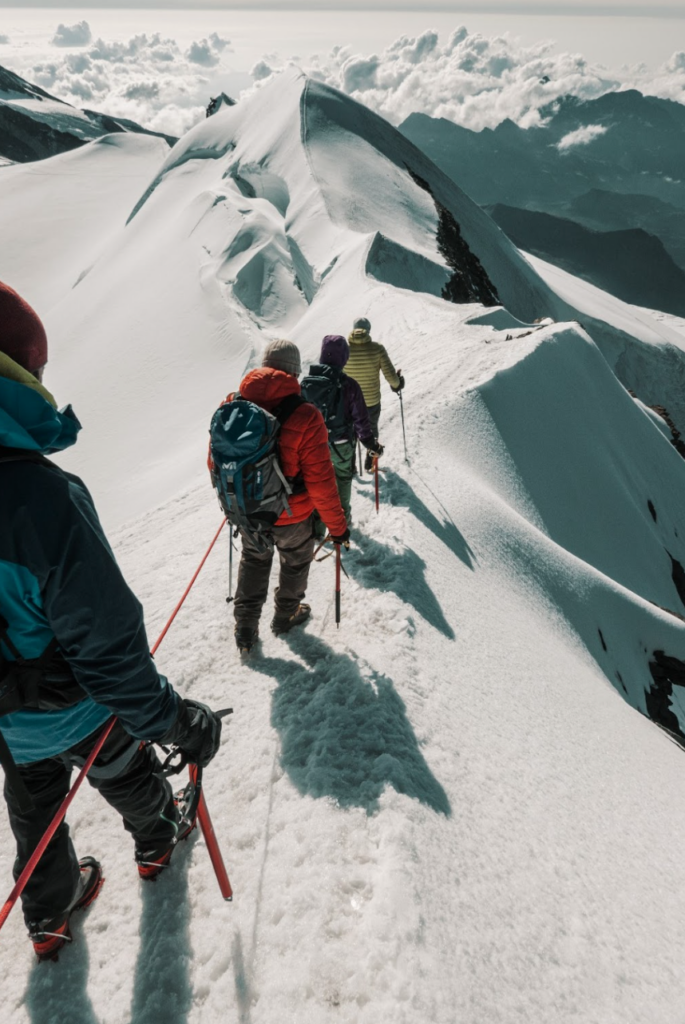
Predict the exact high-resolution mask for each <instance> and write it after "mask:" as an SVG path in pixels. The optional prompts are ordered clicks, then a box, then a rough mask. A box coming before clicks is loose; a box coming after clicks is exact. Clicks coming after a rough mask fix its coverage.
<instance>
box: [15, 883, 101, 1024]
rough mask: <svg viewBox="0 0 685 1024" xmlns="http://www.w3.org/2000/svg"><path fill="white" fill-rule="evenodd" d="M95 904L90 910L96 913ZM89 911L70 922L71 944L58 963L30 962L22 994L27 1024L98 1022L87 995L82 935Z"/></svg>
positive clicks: (87, 961) (86, 969) (84, 942)
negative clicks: (27, 978) (24, 991)
mask: <svg viewBox="0 0 685 1024" xmlns="http://www.w3.org/2000/svg"><path fill="white" fill-rule="evenodd" d="M97 909H98V907H97V903H95V905H94V907H93V911H94V912H96V913H97ZM89 915H90V911H88V914H87V915H85V916H84V915H81V914H79V915H77V916H76V917H74V919H73V921H72V923H71V931H72V935H73V937H74V943H73V945H68V946H66V947H65V948H64V949H63V950H62V951H61V952H60V954H59V963H56V964H52V963H47V964H41V963H38V961H36V963H35V964H34V966H33V968H32V970H31V974H30V976H29V981H28V985H27V989H26V995H25V996H24V1002H25V1005H26V1010H27V1012H28V1016H29V1020H30V1021H31V1024H60V1022H62V1021H64V1022H66V1021H69V1024H98V1018H97V1017H96V1016H95V1011H94V1010H93V1004H92V1003H91V1001H90V997H89V995H88V968H89V960H90V958H89V956H88V945H87V943H86V940H85V937H84V935H83V928H84V924H86V922H87V919H88V916H89Z"/></svg>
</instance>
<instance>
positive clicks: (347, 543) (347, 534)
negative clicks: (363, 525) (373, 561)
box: [331, 526, 350, 548]
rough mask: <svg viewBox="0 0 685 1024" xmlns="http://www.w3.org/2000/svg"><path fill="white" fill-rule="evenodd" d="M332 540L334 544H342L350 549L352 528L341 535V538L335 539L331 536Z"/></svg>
mask: <svg viewBox="0 0 685 1024" xmlns="http://www.w3.org/2000/svg"><path fill="white" fill-rule="evenodd" d="M331 540H332V541H333V543H334V544H342V546H343V547H345V548H349V546H350V528H349V526H348V527H347V528H346V530H345V532H344V533H341V534H340V536H339V537H334V536H333V534H331Z"/></svg>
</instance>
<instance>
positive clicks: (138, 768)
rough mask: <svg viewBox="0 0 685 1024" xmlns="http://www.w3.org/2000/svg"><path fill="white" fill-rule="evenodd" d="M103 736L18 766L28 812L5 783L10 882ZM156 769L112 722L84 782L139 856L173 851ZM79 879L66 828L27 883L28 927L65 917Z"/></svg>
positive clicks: (169, 797)
mask: <svg viewBox="0 0 685 1024" xmlns="http://www.w3.org/2000/svg"><path fill="white" fill-rule="evenodd" d="M101 732H102V729H98V730H97V732H94V733H93V734H92V735H90V736H88V737H87V738H86V739H85V740H82V741H81V742H80V743H77V744H76V745H75V746H73V747H72V748H71V749H70V750H68V751H66V752H65V753H64V754H60V755H58V756H57V757H49V758H46V759H45V760H43V761H34V762H32V763H31V764H22V765H19V766H18V768H19V771H20V773H21V776H22V778H23V780H24V782H25V784H26V788H27V789H28V791H29V793H30V794H31V796H32V798H33V801H34V804H35V807H34V809H33V810H32V811H28V812H22V811H20V810H19V808H18V806H17V802H16V800H15V798H14V795H13V793H12V790H11V789H10V787H9V785H8V784H7V782H5V800H6V801H7V810H8V813H9V819H10V825H11V827H12V832H13V833H14V838H15V840H16V843H17V857H16V860H15V862H14V878H15V881H16V879H17V878H19V875H20V874H21V872H22V871H23V869H24V867H25V865H26V863H27V861H28V859H29V857H30V856H31V854H32V853H33V851H34V850H35V848H36V846H37V845H38V842H39V840H40V839H41V837H42V835H43V833H44V832H45V829H46V828H47V827H48V825H49V824H50V822H51V820H52V818H53V817H54V815H55V813H56V812H57V809H58V807H59V805H60V804H61V803H62V800H63V799H64V797H65V796H66V794H67V792H68V790H69V784H70V781H71V772H72V766H74V765H77V766H80V765H82V764H83V762H84V761H85V760H86V758H87V757H88V754H89V753H90V751H91V750H92V749H93V746H94V745H95V742H96V740H97V738H98V736H99V735H100V733H101ZM131 753H132V756H130V755H131ZM117 762H118V763H117ZM120 765H121V767H119V766H120ZM108 766H109V767H110V770H112V771H114V773H115V774H114V775H113V777H112V778H109V777H106V776H107V767H108ZM157 768H159V760H158V758H157V755H156V754H155V753H154V750H153V749H152V747H142V748H141V747H140V745H136V741H135V740H133V739H132V737H131V736H129V734H128V733H127V732H126V730H125V729H124V728H123V726H122V725H120V724H119V722H117V723H116V724H115V725H114V728H113V729H112V732H111V733H110V734H109V736H108V737H107V740H106V741H105V745H104V747H103V748H102V750H101V751H100V753H99V755H98V757H97V758H96V759H95V763H94V765H93V768H92V769H91V771H92V772H94V773H95V774H90V773H89V774H88V776H87V778H88V781H89V783H90V784H91V786H93V788H94V789H97V790H99V791H100V793H102V795H103V796H104V798H105V800H106V801H107V803H109V804H111V805H112V807H114V809H115V810H117V811H118V812H119V814H120V815H121V817H122V818H123V821H124V828H125V829H126V831H127V832H130V833H131V835H132V836H133V839H134V841H135V844H136V847H138V848H140V849H149V848H150V847H159V846H164V845H166V844H167V843H169V844H170V843H171V840H172V839H173V837H174V834H175V831H176V829H175V821H176V817H177V814H176V808H175V805H174V797H173V793H172V790H171V786H170V785H169V782H168V780H167V779H166V778H164V777H163V776H160V775H155V774H154V773H155V770H156V769H157ZM100 772H102V774H99V773H100ZM162 815H163V817H162ZM165 819H168V820H165ZM78 879H79V865H78V859H77V857H76V852H75V850H74V847H73V844H72V842H71V839H70V837H69V826H68V825H67V823H66V821H63V822H62V824H61V825H60V826H59V828H58V829H57V831H56V833H55V835H54V836H53V838H52V839H51V841H50V843H49V845H48V847H47V849H46V851H45V853H44V854H43V856H42V857H41V859H40V861H39V862H38V865H37V867H36V869H35V871H34V872H33V874H32V875H31V878H30V879H29V881H28V882H27V883H26V888H25V889H24V892H23V894H22V897H21V899H22V907H23V911H24V918H25V920H26V922H27V923H28V922H30V921H45V920H48V921H51V920H53V919H54V918H58V917H60V916H61V915H63V914H64V912H65V910H66V909H67V907H68V906H69V904H70V903H71V901H72V899H73V896H74V893H75V891H76V886H77V883H78Z"/></svg>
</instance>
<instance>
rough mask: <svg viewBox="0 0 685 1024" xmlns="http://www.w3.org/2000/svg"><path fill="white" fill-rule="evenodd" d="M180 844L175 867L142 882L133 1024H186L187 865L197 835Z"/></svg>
mask: <svg viewBox="0 0 685 1024" xmlns="http://www.w3.org/2000/svg"><path fill="white" fill-rule="evenodd" d="M196 834H197V833H195V832H194V833H192V837H191V838H189V839H187V840H186V841H185V842H183V843H180V844H179V847H178V849H177V850H176V851H175V852H174V856H173V859H172V861H171V865H170V866H169V867H168V868H165V869H164V871H163V873H162V876H161V877H159V878H158V879H157V880H156V881H154V882H142V883H141V887H142V889H141V896H142V903H143V909H142V914H141V919H140V948H139V950H138V959H137V961H136V969H135V978H134V982H133V999H132V1003H131V1022H132V1024H160V1022H162V1021H163V1022H164V1024H187V1020H188V1014H189V1013H190V1009H191V1007H192V1003H193V989H192V985H191V982H190V961H191V957H192V951H191V947H190V927H189V923H190V904H189V899H188V866H189V864H190V849H189V848H188V847H189V846H190V844H191V843H193V842H194V838H193V837H194V836H195V835H196Z"/></svg>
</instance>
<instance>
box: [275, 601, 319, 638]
mask: <svg viewBox="0 0 685 1024" xmlns="http://www.w3.org/2000/svg"><path fill="white" fill-rule="evenodd" d="M311 614H312V610H311V608H310V607H309V605H308V604H300V605H298V606H297V611H295V612H293V614H292V615H286V616H283V615H275V616H274V619H273V621H272V623H271V629H272V632H274V633H275V634H276V636H279V635H280V634H281V633H287V632H288V630H289V629H292V628H293V626H299V625H301V624H302V623H303V622H306V621H307V619H308V618H309V616H310V615H311Z"/></svg>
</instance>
